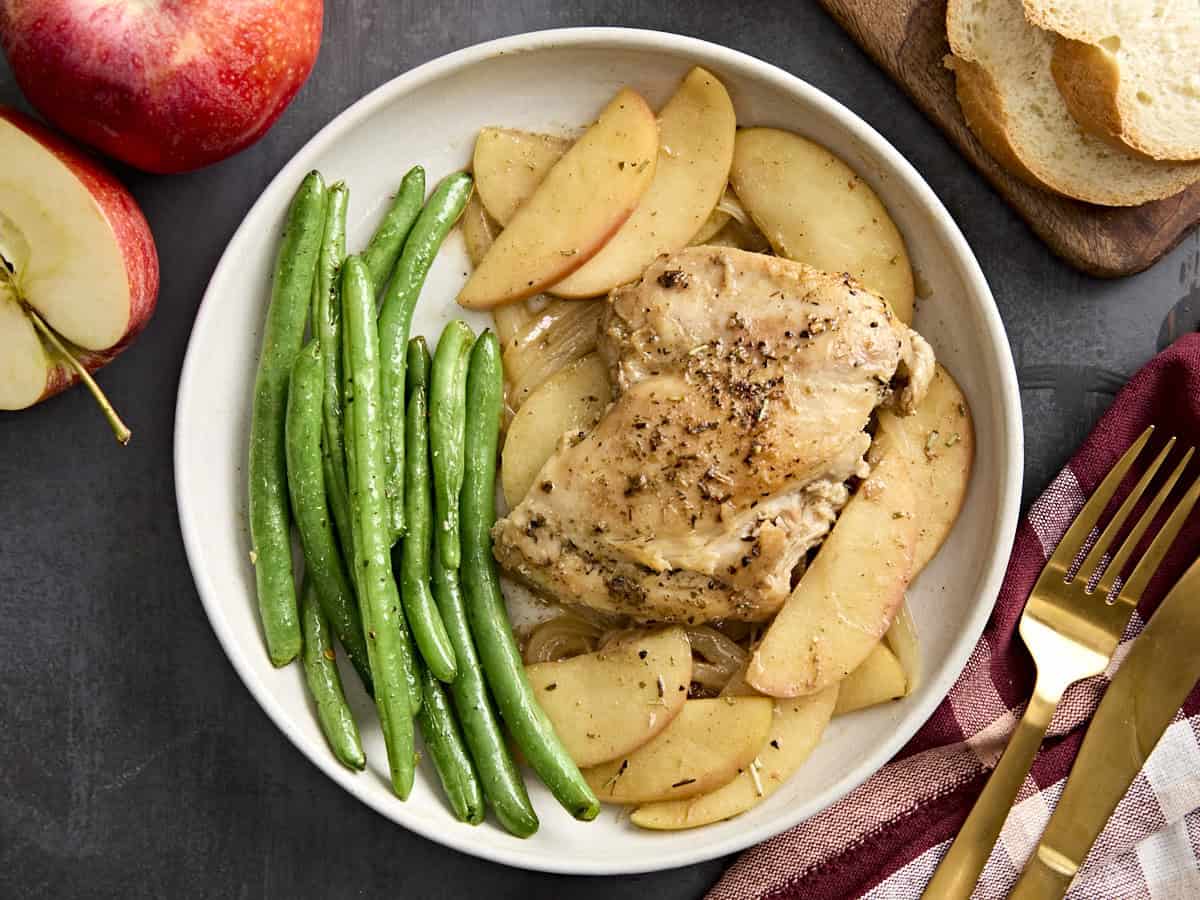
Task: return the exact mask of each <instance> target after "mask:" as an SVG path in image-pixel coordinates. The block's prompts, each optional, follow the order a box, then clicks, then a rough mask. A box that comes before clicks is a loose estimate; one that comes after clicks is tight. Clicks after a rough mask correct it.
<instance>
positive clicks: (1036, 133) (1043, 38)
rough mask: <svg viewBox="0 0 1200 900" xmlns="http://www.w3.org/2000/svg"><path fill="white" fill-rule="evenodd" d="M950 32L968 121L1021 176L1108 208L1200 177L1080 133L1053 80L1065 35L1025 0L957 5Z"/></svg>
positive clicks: (1198, 167)
mask: <svg viewBox="0 0 1200 900" xmlns="http://www.w3.org/2000/svg"><path fill="white" fill-rule="evenodd" d="M946 31H947V35H948V37H949V39H950V48H951V50H953V52H954V57H953V58H951V59H950V60H948V61H947V65H949V66H950V67H951V68H952V69H953V70H954V73H955V82H956V85H957V91H958V101H959V104H960V105H961V106H962V108H963V113H964V115H965V116H966V119H967V124H968V125H969V126H970V127H971V130H972V131H973V132H974V133H975V135H976V137H978V138H979V140H980V142H981V143H982V144H983V145H984V146H985V147H986V148H987V150H988V151H989V152H990V153H991V154H992V155H993V156H995V157H996V158H997V159H998V160H999V161H1000V163H1001V164H1002V165H1004V166H1005V168H1007V169H1009V170H1010V171H1011V172H1013V174H1015V175H1017V176H1018V177H1020V178H1023V179H1024V180H1026V181H1028V182H1029V183H1031V184H1034V185H1036V186H1038V187H1042V188H1046V189H1048V190H1051V191H1055V192H1056V193H1059V194H1065V195H1066V196H1068V197H1075V198H1076V199H1079V200H1085V201H1087V202H1089V203H1098V204H1103V205H1105V206H1135V205H1137V204H1139V203H1145V202H1147V201H1149V200H1158V199H1161V198H1163V197H1169V196H1171V195H1173V194H1176V193H1178V192H1179V191H1181V190H1183V189H1184V188H1186V187H1187V186H1188V185H1190V184H1192V183H1193V182H1195V181H1197V180H1200V163H1168V162H1156V161H1153V160H1149V159H1145V158H1141V157H1137V156H1134V155H1132V154H1130V153H1126V152H1125V151H1123V150H1121V149H1120V148H1118V147H1116V146H1114V145H1112V144H1110V143H1109V142H1107V141H1104V140H1101V139H1100V138H1097V137H1094V136H1093V135H1090V134H1088V133H1086V132H1085V131H1084V130H1083V129H1082V128H1081V127H1080V125H1079V124H1078V123H1077V122H1076V121H1075V120H1074V119H1073V118H1072V117H1071V114H1070V113H1069V112H1068V111H1067V105H1066V102H1065V101H1064V100H1063V97H1062V95H1061V94H1060V93H1059V91H1058V88H1057V87H1056V86H1055V83H1054V77H1053V75H1052V74H1051V70H1050V61H1051V57H1052V55H1053V53H1054V42H1055V37H1054V35H1052V34H1051V33H1050V32H1048V31H1043V30H1042V29H1040V28H1037V27H1035V26H1033V25H1031V24H1030V23H1029V22H1028V21H1027V20H1026V18H1025V11H1024V7H1023V4H1022V0H949V4H948V6H947V10H946Z"/></svg>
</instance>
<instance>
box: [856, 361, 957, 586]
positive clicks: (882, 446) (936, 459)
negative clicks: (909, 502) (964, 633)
mask: <svg viewBox="0 0 1200 900" xmlns="http://www.w3.org/2000/svg"><path fill="white" fill-rule="evenodd" d="M897 443H903V444H905V445H908V446H909V447H912V446H914V445H915V446H916V447H919V448H920V453H915V452H912V451H911V450H910V451H909V456H910V457H911V459H912V461H913V466H912V473H913V477H914V478H915V479H916V480H917V519H918V520H919V521H920V523H921V526H920V528H919V530H918V532H917V552H916V555H915V557H914V559H913V578H916V577H917V574H918V573H919V572H920V571H921V570H922V569H924V568H925V565H926V563H928V562H929V560H931V559H932V558H933V556H934V554H935V553H937V551H938V549H939V548H940V547H941V546H942V544H943V543H945V541H946V538H947V537H949V535H950V529H951V528H953V527H954V523H955V522H956V521H957V520H958V514H959V512H960V511H961V510H962V505H963V500H964V499H965V498H966V496H967V486H968V484H969V483H970V481H971V466H972V462H973V461H974V458H975V426H974V424H973V422H972V420H971V407H970V406H969V405H968V404H967V398H966V397H965V396H964V395H963V392H962V389H961V388H959V386H958V383H957V382H956V381H955V380H954V377H953V376H952V375H951V374H950V373H949V372H948V371H946V368H945V367H944V366H943V365H942V364H941V363H938V365H937V368H936V369H935V370H934V373H933V378H932V379H930V382H929V388H928V390H927V391H926V393H925V398H924V399H923V400H922V401H921V403H920V404H919V405H918V406H917V408H916V409H915V410H914V411H913V413H912V415H908V416H898V415H896V413H895V412H894V411H892V410H890V409H882V410H880V411H879V428H878V430H877V431H876V434H875V441H874V442H873V443H872V445H871V456H872V457H875V456H882V455H885V454H887V453H888V452H890V449H891V448H892V446H893V445H895V444H897Z"/></svg>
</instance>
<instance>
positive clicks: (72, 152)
mask: <svg viewBox="0 0 1200 900" xmlns="http://www.w3.org/2000/svg"><path fill="white" fill-rule="evenodd" d="M0 119H4V120H5V121H7V122H9V123H11V124H12V125H14V126H16V127H17V128H19V129H20V130H21V131H23V132H25V133H26V134H27V135H29V136H30V137H32V138H33V139H34V140H35V141H37V142H38V143H39V144H40V145H41V146H42V147H44V148H45V149H46V151H47V152H48V153H51V154H53V155H54V156H55V157H56V158H57V159H58V160H59V161H60V162H62V163H63V164H64V165H65V166H66V167H67V168H68V169H70V170H71V173H72V174H73V175H74V176H75V177H76V178H77V179H78V180H79V182H80V183H81V184H82V185H83V186H84V188H86V189H87V191H88V193H90V194H91V195H92V197H93V198H94V199H95V201H96V203H97V205H98V206H99V207H100V210H101V212H102V213H103V214H104V218H105V219H106V220H107V222H108V226H109V228H110V229H112V233H113V237H114V238H115V239H116V241H117V244H118V245H119V246H120V248H121V256H122V258H123V259H124V260H125V275H126V277H127V278H128V279H129V320H128V322H127V324H126V325H125V333H124V335H123V336H122V337H121V339H120V340H119V341H117V343H115V344H113V345H112V346H111V347H106V348H104V349H101V350H87V349H83V348H73V349H74V351H75V357H76V359H78V360H79V362H80V363H81V364H82V365H83V367H84V368H85V369H87V370H88V371H89V372H94V371H96V370H97V369H99V368H100V367H101V366H104V365H106V364H108V363H109V362H111V361H112V360H113V359H115V358H116V357H117V356H119V355H120V354H121V353H122V352H123V351H124V350H125V349H126V348H127V347H128V346H129V345H130V344H131V343H133V340H134V338H136V337H137V336H138V334H140V333H141V331H142V329H143V328H145V327H146V324H147V323H148V322H149V321H150V317H151V316H152V315H153V314H154V308H155V305H156V304H157V302H158V276H159V271H158V250H157V248H156V246H155V244H154V235H153V234H152V233H151V232H150V224H149V223H148V222H147V221H146V217H145V215H143V214H142V209H141V207H140V206H138V204H137V201H136V200H134V199H133V195H132V194H130V193H129V191H128V190H126V188H125V186H124V185H122V184H121V182H119V181H117V179H116V177H115V176H114V175H113V174H112V173H111V172H109V171H108V170H107V169H106V168H105V167H104V166H103V165H101V164H100V162H99V161H98V160H96V159H95V158H93V157H92V156H90V155H89V154H87V153H86V152H84V151H82V150H80V149H79V148H77V147H74V146H72V145H71V144H70V143H68V142H67V141H65V140H63V139H62V138H61V137H59V136H58V135H56V134H54V133H53V132H52V131H50V130H49V129H48V128H45V127H44V126H43V125H41V124H40V123H38V122H36V121H34V120H33V119H31V118H30V117H29V116H26V115H24V114H23V113H20V112H18V111H17V110H15V109H12V108H10V107H5V106H0ZM81 302H86V298H81ZM78 380H79V376H78V375H77V374H76V373H75V372H74V370H73V369H71V368H70V367H69V366H67V365H66V364H64V363H62V362H58V361H55V362H54V364H53V365H52V366H51V367H50V369H49V371H48V372H47V375H46V389H45V391H43V393H42V396H41V398H40V399H39V402H40V401H41V400H45V399H47V398H48V397H52V396H54V395H55V394H57V393H60V392H61V391H65V390H66V389H67V388H69V387H70V386H71V385H73V384H75V383H76V382H77V381H78Z"/></svg>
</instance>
